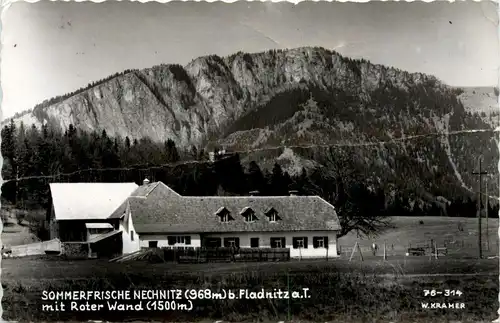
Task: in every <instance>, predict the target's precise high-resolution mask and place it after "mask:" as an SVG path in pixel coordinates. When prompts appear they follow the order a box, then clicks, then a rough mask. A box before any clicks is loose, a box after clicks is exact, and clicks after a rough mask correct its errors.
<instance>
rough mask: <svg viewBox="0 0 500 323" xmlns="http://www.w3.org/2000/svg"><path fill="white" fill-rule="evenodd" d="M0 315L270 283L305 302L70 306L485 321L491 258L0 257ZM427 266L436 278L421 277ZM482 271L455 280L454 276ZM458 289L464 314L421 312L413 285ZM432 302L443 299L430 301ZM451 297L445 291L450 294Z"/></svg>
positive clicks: (245, 317) (46, 315)
mask: <svg viewBox="0 0 500 323" xmlns="http://www.w3.org/2000/svg"><path fill="white" fill-rule="evenodd" d="M2 265H3V266H2V267H3V268H2V285H3V288H4V298H3V304H2V305H3V309H4V318H5V319H9V320H23V321H24V320H36V321H39V320H51V321H52V320H68V319H71V318H73V317H74V316H75V313H74V312H42V311H41V304H42V302H41V300H40V296H41V292H42V290H53V291H61V290H65V291H67V290H106V289H114V290H120V289H172V288H180V289H183V290H185V289H188V288H194V289H205V288H209V289H211V290H213V291H217V290H220V289H249V290H255V291H257V290H260V289H261V288H265V289H270V290H273V289H274V288H276V289H278V288H280V289H282V290H286V289H287V286H288V281H287V277H288V278H289V282H290V289H291V290H302V288H304V287H307V288H309V289H310V293H311V298H309V299H292V300H291V301H290V307H289V306H288V301H287V300H283V299H264V300H262V299H260V300H229V299H225V300H196V301H193V305H194V309H193V310H192V311H189V312H186V311H176V312H172V311H170V312H158V313H156V312H139V313H130V312H128V313H125V312H121V313H120V312H113V313H109V312H105V311H104V312H100V313H95V312H79V313H78V314H77V316H78V320H97V319H101V320H114V321H122V320H126V319H162V320H171V321H177V322H179V321H183V320H184V321H191V322H192V321H199V320H203V319H211V320H217V319H221V320H225V321H232V322H235V321H237V322H243V321H259V320H260V321H266V320H268V321H274V322H276V321H278V320H286V319H287V317H288V313H289V312H290V316H291V318H293V319H295V320H305V321H311V322H318V321H323V322H325V321H335V320H340V321H344V322H351V321H362V320H373V319H376V320H380V321H384V322H387V321H401V320H406V319H408V318H410V317H411V318H420V319H422V320H424V321H427V322H431V321H432V322H438V321H439V320H443V319H445V320H462V321H463V320H474V321H479V320H490V321H491V320H492V319H494V318H495V315H494V314H495V313H496V311H497V309H498V301H497V299H498V262H497V260H491V259H483V260H481V261H479V260H457V259H438V260H433V261H429V260H428V259H427V258H426V259H422V258H421V257H420V258H419V257H414V258H409V259H407V261H406V263H402V262H401V261H400V259H393V260H391V261H388V262H383V261H377V260H374V259H368V260H366V261H364V262H360V261H356V262H348V261H346V260H343V259H339V260H332V261H329V262H325V261H294V262H290V263H265V264H247V265H245V264H233V263H230V264H208V265H206V264H200V265H189V264H148V263H143V262H131V263H125V264H116V263H109V262H105V261H103V260H90V261H85V260H84V261H62V260H60V259H58V258H55V257H53V258H51V257H31V258H29V259H4V260H3V261H2ZM429 272H431V273H438V274H443V275H442V276H437V277H436V276H433V277H429V276H426V275H427V274H428V273H429ZM464 272H469V273H474V272H476V273H483V274H489V275H479V276H461V275H460V273H464ZM426 288H427V289H432V288H436V289H445V288H448V289H460V290H461V291H462V292H463V293H464V295H463V296H462V297H461V298H462V299H463V302H464V303H465V304H466V309H465V310H429V309H426V310H425V309H421V308H420V304H421V302H425V301H427V302H429V301H430V299H429V298H428V297H424V296H423V289H426ZM436 299H437V301H448V300H446V299H445V298H444V297H436ZM457 299H458V298H457V297H455V300H457Z"/></svg>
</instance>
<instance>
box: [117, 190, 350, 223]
mask: <svg viewBox="0 0 500 323" xmlns="http://www.w3.org/2000/svg"><path fill="white" fill-rule="evenodd" d="M155 184H156V183H155ZM148 185H154V184H148ZM160 187H162V188H161V189H157V188H160ZM165 188H166V189H165ZM172 192H174V191H172V190H171V189H170V188H169V187H168V186H166V185H164V184H163V183H161V185H158V184H157V186H155V187H154V188H153V189H152V190H150V191H149V195H148V196H146V197H145V196H144V195H140V196H139V197H133V196H132V197H129V198H128V199H127V201H126V203H124V204H123V205H122V206H121V209H120V208H119V209H118V210H117V211H116V212H114V213H113V215H112V217H113V216H114V217H121V216H122V215H123V214H124V212H125V210H126V209H127V206H129V207H130V210H131V213H132V221H133V224H134V227H135V230H136V231H137V232H138V233H175V232H192V233H195V232H246V231H318V230H340V224H339V220H338V217H337V213H336V212H335V208H334V207H333V206H332V205H331V204H330V203H328V202H326V201H325V200H323V199H322V198H320V197H318V196H279V197H266V196H243V197H188V196H181V195H179V194H177V193H175V192H174V193H175V194H173V193H172ZM222 207H224V208H226V209H227V210H228V211H229V212H230V213H231V217H232V218H233V219H234V220H232V221H230V222H221V221H220V218H219V216H218V215H216V212H217V211H218V210H220V209H221V208H222ZM245 208H251V209H252V210H253V211H254V213H255V216H256V217H257V220H256V221H255V222H252V223H247V222H245V218H244V216H242V215H241V211H242V210H244V209H245ZM272 208H274V209H275V210H276V211H277V212H278V216H279V217H280V220H279V221H277V222H274V223H273V222H270V221H269V219H268V217H267V216H266V212H267V211H268V210H270V209H272Z"/></svg>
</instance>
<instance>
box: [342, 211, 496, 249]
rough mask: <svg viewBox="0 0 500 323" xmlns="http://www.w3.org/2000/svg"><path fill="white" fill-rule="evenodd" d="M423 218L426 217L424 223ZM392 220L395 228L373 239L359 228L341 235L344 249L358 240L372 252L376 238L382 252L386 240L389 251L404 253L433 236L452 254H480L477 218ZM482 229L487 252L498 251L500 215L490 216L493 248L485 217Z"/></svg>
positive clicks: (411, 218) (404, 218)
mask: <svg viewBox="0 0 500 323" xmlns="http://www.w3.org/2000/svg"><path fill="white" fill-rule="evenodd" d="M419 221H423V224H420V223H419ZM459 223H461V224H462V226H463V231H460V230H459V228H458V224H459ZM392 224H393V225H394V226H395V228H394V229H389V230H387V231H386V232H384V233H382V234H380V235H379V236H377V237H374V238H373V239H369V238H363V237H359V238H358V237H357V236H356V233H355V232H351V233H349V234H348V235H346V236H344V237H342V238H340V239H339V246H340V247H341V248H342V250H344V251H350V250H351V249H352V247H353V246H354V244H355V243H356V241H358V243H359V245H360V246H361V248H362V251H363V252H366V253H370V246H371V244H372V242H375V243H377V244H378V245H379V247H380V249H379V252H380V253H382V248H383V244H384V242H385V243H386V248H387V252H388V253H389V254H395V255H401V256H402V255H404V253H405V252H406V251H405V250H406V248H408V247H409V245H412V246H417V245H421V244H428V243H429V242H430V240H431V239H432V240H434V242H436V244H437V245H438V247H443V246H444V244H445V243H446V245H447V248H448V251H449V256H458V257H464V256H469V257H476V256H477V252H478V242H477V240H478V236H477V231H478V220H477V218H450V217H394V218H393V219H392ZM482 231H483V252H484V255H485V256H487V255H490V256H492V255H498V253H499V250H498V219H488V237H489V247H490V249H489V250H486V219H482ZM392 246H394V250H392Z"/></svg>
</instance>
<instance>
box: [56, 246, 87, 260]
mask: <svg viewBox="0 0 500 323" xmlns="http://www.w3.org/2000/svg"><path fill="white" fill-rule="evenodd" d="M61 254H62V256H63V257H65V258H70V259H86V258H88V257H89V245H88V244H87V243H81V242H62V243H61Z"/></svg>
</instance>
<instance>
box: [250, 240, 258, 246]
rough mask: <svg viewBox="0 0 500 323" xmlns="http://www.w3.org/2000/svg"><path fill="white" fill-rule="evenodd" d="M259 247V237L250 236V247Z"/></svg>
mask: <svg viewBox="0 0 500 323" xmlns="http://www.w3.org/2000/svg"><path fill="white" fill-rule="evenodd" d="M258 247H259V238H250V248H258Z"/></svg>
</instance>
